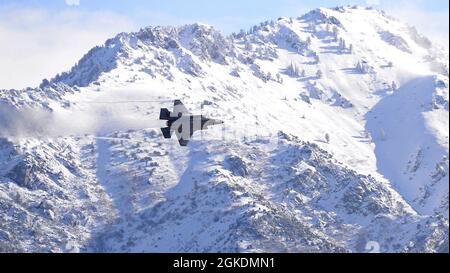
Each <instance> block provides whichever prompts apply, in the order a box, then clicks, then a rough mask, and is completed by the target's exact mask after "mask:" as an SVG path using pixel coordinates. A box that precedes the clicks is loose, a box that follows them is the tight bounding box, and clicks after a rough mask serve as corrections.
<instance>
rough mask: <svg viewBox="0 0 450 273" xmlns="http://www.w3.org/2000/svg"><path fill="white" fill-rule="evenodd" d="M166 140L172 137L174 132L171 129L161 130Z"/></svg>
mask: <svg viewBox="0 0 450 273" xmlns="http://www.w3.org/2000/svg"><path fill="white" fill-rule="evenodd" d="M161 132H162V133H163V136H164V138H170V137H171V136H172V131H171V130H170V128H169V127H165V128H161Z"/></svg>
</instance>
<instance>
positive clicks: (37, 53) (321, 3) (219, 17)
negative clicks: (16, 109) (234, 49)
mask: <svg viewBox="0 0 450 273" xmlns="http://www.w3.org/2000/svg"><path fill="white" fill-rule="evenodd" d="M354 4H358V5H363V6H364V5H371V6H375V7H377V8H381V9H383V10H385V11H386V12H387V13H389V14H391V15H393V16H394V17H397V18H398V19H400V20H403V21H405V22H407V23H409V24H411V25H413V26H415V27H416V28H417V29H418V30H419V32H421V33H423V34H425V35H426V36H427V37H429V38H430V39H432V40H434V41H437V42H438V43H440V44H442V45H443V46H445V47H447V48H448V43H449V35H448V33H449V23H448V22H449V2H448V0H432V1H426V0H399V1H388V0H358V1H330V0H318V1H317V0H277V1H275V0H272V1H269V0H239V1H238V0H228V1H210V0H190V1H185V0H152V1H148V0H127V1H125V0H14V1H12V0H0V18H1V20H0V89H2V88H3V89H4V88H6V89H8V88H24V87H27V86H32V87H34V86H37V85H39V83H40V82H41V81H42V79H43V78H51V77H53V76H55V74H56V73H60V72H63V71H66V70H69V69H70V67H72V66H73V65H74V64H75V63H76V62H77V61H78V60H79V59H80V58H81V57H82V56H83V55H84V54H85V53H86V52H87V51H88V50H89V49H90V48H92V47H93V46H95V45H100V44H102V43H103V42H104V41H105V40H106V39H108V38H110V37H112V36H114V35H115V34H117V33H118V32H121V31H136V30H138V29H139V28H141V27H145V26H148V25H180V24H185V23H193V22H202V23H206V24H209V25H213V26H214V27H216V28H217V29H219V30H221V31H222V32H223V33H225V34H230V33H231V32H238V31H239V29H241V28H242V29H248V28H249V27H251V26H252V25H255V24H258V23H259V22H262V21H265V20H269V19H276V18H278V17H280V16H300V15H302V14H304V13H305V12H308V11H309V10H311V9H314V8H317V7H334V6H338V5H354Z"/></svg>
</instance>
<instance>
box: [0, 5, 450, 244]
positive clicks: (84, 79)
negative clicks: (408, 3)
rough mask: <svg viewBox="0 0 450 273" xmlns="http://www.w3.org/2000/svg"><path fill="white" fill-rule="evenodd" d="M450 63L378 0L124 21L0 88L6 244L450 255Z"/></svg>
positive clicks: (0, 206)
mask: <svg viewBox="0 0 450 273" xmlns="http://www.w3.org/2000/svg"><path fill="white" fill-rule="evenodd" d="M448 76H449V68H448V52H447V51H445V50H443V49H441V48H439V47H436V46H434V45H433V43H432V42H430V41H429V40H428V39H427V38H426V37H424V36H422V35H421V34H419V33H418V32H417V31H416V30H415V29H414V28H413V27H410V26H407V25H405V24H404V23H402V22H400V21H397V20H396V19H394V18H392V17H390V16H388V15H386V14H385V13H384V12H382V11H379V10H375V9H371V8H363V7H337V8H333V9H328V8H319V9H315V10H312V11H311V12H309V13H307V14H305V15H303V16H300V17H298V18H283V17H282V18H278V19H277V20H273V21H266V22H262V23H260V24H258V25H256V26H254V27H252V28H251V29H250V30H249V31H241V32H239V33H235V34H233V35H231V36H229V37H226V36H224V35H222V34H221V32H220V31H219V30H216V29H214V28H213V27H211V26H207V25H203V24H190V25H184V26H178V27H172V26H156V27H147V28H144V29H141V30H139V31H137V32H133V33H120V34H118V35H117V36H115V37H114V38H111V39H109V40H107V41H106V42H105V44H104V45H103V46H100V47H95V48H93V49H92V50H90V51H89V52H88V53H87V54H86V55H85V56H84V57H83V58H82V59H81V60H80V61H79V62H78V63H77V64H76V65H75V66H74V67H73V68H72V69H71V70H70V71H68V72H64V73H61V74H59V75H57V76H55V77H54V78H53V79H49V80H47V79H46V80H43V82H42V84H41V85H40V87H37V88H29V89H25V90H1V91H0V114H1V115H0V212H1V213H0V251H2V252H10V251H32V252H41V251H43V252H48V251H55V252H70V251H74V252H78V251H89V252H91V251H113V252H122V251H127V252H136V251H146V252H182V251H187V252H217V251H220V252H224V251H229V252H260V251H277V252H278V251H280V252H347V251H353V252H364V251H369V250H370V246H373V243H374V242H375V243H376V244H377V245H378V246H379V250H380V251H382V252H448V231H449V226H448V210H449V203H448V200H449V195H448V192H449V191H448V185H449V183H448V179H449V177H448V166H449V159H448V150H449V146H448V141H449V139H448V131H449V130H448V129H449V128H448V127H449V126H448V124H449V122H448ZM173 99H181V100H182V101H183V102H184V103H185V104H186V106H187V107H188V108H190V109H191V110H192V111H193V112H201V113H202V114H205V115H208V116H211V117H217V118H219V119H221V120H224V121H225V124H224V125H223V126H222V125H221V126H215V127H214V128H212V129H210V130H208V131H204V132H202V133H197V134H195V135H194V138H193V139H192V140H191V142H190V144H189V145H188V147H187V148H183V147H179V145H178V142H177V140H176V139H175V138H173V139H170V140H167V139H164V138H162V136H161V132H160V130H159V126H161V123H160V122H159V121H158V120H157V117H158V114H159V109H160V108H161V107H168V108H171V101H172V100H173ZM124 101H128V102H129V103H122V102H124ZM119 102H120V103H119ZM95 136H97V137H101V138H95Z"/></svg>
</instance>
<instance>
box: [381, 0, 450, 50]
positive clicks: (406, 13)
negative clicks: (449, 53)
mask: <svg viewBox="0 0 450 273" xmlns="http://www.w3.org/2000/svg"><path fill="white" fill-rule="evenodd" d="M381 7H382V8H383V9H385V10H386V12H388V13H389V14H390V15H392V16H393V17H395V18H397V19H399V20H401V21H404V22H406V23H408V24H409V25H411V26H414V27H416V28H417V30H418V31H419V32H420V33H422V34H424V35H425V36H427V37H428V38H429V39H431V40H432V41H433V42H435V43H438V44H440V45H441V46H443V47H445V48H446V49H447V50H448V48H449V11H448V9H447V10H427V9H425V8H424V2H423V1H418V0H416V1H393V2H389V3H387V2H386V3H381Z"/></svg>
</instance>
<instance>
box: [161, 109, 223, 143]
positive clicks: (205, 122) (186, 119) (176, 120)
mask: <svg viewBox="0 0 450 273" xmlns="http://www.w3.org/2000/svg"><path fill="white" fill-rule="evenodd" d="M159 119H160V120H167V124H166V125H167V126H166V127H163V128H161V131H162V133H163V135H164V138H171V137H172V133H173V132H175V134H176V136H177V138H178V142H179V143H180V145H181V146H186V145H187V144H188V142H189V139H190V138H191V137H192V135H193V134H194V132H195V131H199V130H205V129H207V128H208V127H209V126H211V125H216V124H222V123H223V121H221V120H218V119H212V118H207V117H205V116H202V115H192V114H191V113H189V111H188V110H187V109H186V107H185V106H184V104H183V103H182V102H181V101H180V100H175V101H174V106H173V111H172V112H170V111H169V110H168V109H167V108H161V111H160V113H159Z"/></svg>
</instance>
